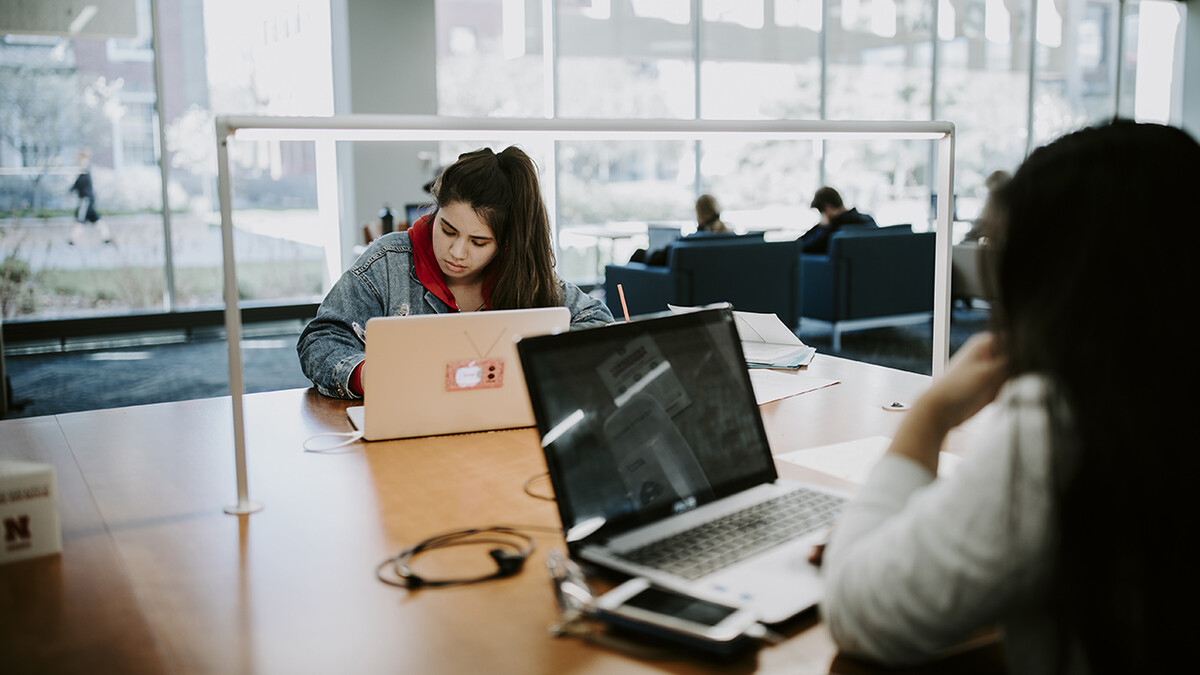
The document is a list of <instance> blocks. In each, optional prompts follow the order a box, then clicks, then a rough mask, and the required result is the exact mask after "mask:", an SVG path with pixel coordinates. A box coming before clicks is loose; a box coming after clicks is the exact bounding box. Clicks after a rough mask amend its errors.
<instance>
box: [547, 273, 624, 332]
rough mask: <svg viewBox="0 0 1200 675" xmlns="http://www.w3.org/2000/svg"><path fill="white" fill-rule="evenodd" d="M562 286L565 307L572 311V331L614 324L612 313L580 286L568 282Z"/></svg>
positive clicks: (561, 282)
mask: <svg viewBox="0 0 1200 675" xmlns="http://www.w3.org/2000/svg"><path fill="white" fill-rule="evenodd" d="M559 283H560V284H561V286H562V295H563V306H564V307H566V308H567V309H569V310H571V330H576V329H578V328H595V327H597V326H606V325H608V324H610V323H612V322H613V315H612V312H610V311H609V310H608V306H607V305H605V304H604V303H603V302H601V301H600V300H598V299H596V298H593V297H592V296H590V295H588V294H587V293H584V292H583V291H582V290H580V288H579V287H578V286H576V285H575V284H572V283H568V282H566V281H560V282H559Z"/></svg>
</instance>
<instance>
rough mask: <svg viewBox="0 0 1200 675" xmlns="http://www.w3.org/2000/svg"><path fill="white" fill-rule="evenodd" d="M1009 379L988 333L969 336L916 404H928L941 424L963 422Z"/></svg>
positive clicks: (949, 427) (949, 425) (1006, 369)
mask: <svg viewBox="0 0 1200 675" xmlns="http://www.w3.org/2000/svg"><path fill="white" fill-rule="evenodd" d="M1007 379H1008V363H1007V361H1006V359H1005V357H1004V353H1003V352H1002V350H1001V349H1000V344H999V341H998V340H997V338H996V336H995V335H993V334H991V333H979V334H978V335H974V336H972V337H971V338H970V339H969V340H967V342H966V343H965V344H964V345H963V346H962V347H961V348H959V350H958V351H957V352H956V353H955V354H954V358H952V359H950V365H949V367H947V369H946V372H945V373H943V374H942V376H941V377H939V378H938V379H937V380H936V381H934V383H933V386H932V387H930V388H929V390H928V391H927V392H926V393H925V395H924V396H922V397H921V400H920V401H919V402H918V405H924V406H929V407H931V408H932V410H931V411H930V412H931V413H933V414H934V415H935V416H936V418H937V419H938V421H939V423H940V424H941V425H943V428H944V429H945V430H947V431H949V430H950V429H951V428H953V427H956V426H958V425H959V424H962V423H963V422H965V421H967V420H968V419H970V418H971V416H972V415H974V414H975V413H977V412H979V411H980V410H981V409H982V408H983V407H984V406H985V405H987V404H988V403H991V402H992V401H993V400H994V399H995V398H996V394H997V393H998V392H999V391H1000V387H1001V386H1002V385H1003V384H1004V381H1005V380H1007Z"/></svg>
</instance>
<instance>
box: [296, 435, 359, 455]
mask: <svg viewBox="0 0 1200 675" xmlns="http://www.w3.org/2000/svg"><path fill="white" fill-rule="evenodd" d="M362 436H363V435H362V432H361V431H329V432H325V433H322V434H317V435H315V436H309V437H308V438H306V439H304V443H302V444H301V446H300V447H302V448H304V451H305V452H329V451H330V450H337V449H339V448H344V447H346V446H348V445H352V444H354V443H356V442H358V441H359V440H361V439H362ZM319 438H341V439H344V440H342V441H341V442H339V443H335V444H333V445H327V446H316V447H313V441H315V440H317V439H319Z"/></svg>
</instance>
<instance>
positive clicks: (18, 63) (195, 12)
mask: <svg viewBox="0 0 1200 675" xmlns="http://www.w3.org/2000/svg"><path fill="white" fill-rule="evenodd" d="M68 4H69V3H68ZM98 6H99V8H100V9H98V10H97V9H96V7H95V6H93V9H92V10H89V11H83V12H80V13H79V14H78V16H75V15H72V14H69V13H68V14H64V16H65V17H66V19H67V20H65V21H64V24H63V25H62V26H43V25H39V26H29V25H22V24H21V23H20V21H19V17H17V16H16V15H15V14H14V15H12V16H9V17H6V18H4V19H0V92H3V93H2V94H0V264H2V265H3V276H2V277H0V279H2V280H3V281H2V285H0V304H2V309H3V316H4V317H5V318H8V319H12V318H37V319H46V318H56V317H74V316H88V315H110V314H123V313H130V312H146V311H164V310H173V309H186V308H197V307H219V306H221V305H222V303H223V299H222V274H221V266H222V256H221V234H220V216H219V214H218V204H217V199H216V139H215V135H214V127H213V118H214V116H215V115H217V114H222V113H225V114H256V113H264V114H310V115H321V114H329V113H331V112H332V111H333V106H332V85H331V81H332V76H331V67H330V19H329V2H328V0H287V1H285V0H264V1H262V2H254V3H245V2H235V1H232V0H155V1H154V2H153V3H152V1H151V0H124V1H122V2H111V3H104V4H100V5H98ZM156 26H157V28H158V29H159V31H160V35H158V36H157V39H156V35H155V27H156ZM156 68H157V69H158V70H159V71H160V72H161V77H156ZM233 152H234V157H233V159H234V164H235V167H234V196H235V208H236V209H237V215H236V216H235V224H236V226H237V233H236V237H235V241H236V246H237V249H238V260H239V270H238V272H239V285H240V287H241V288H240V292H241V294H242V297H243V298H245V299H246V300H249V301H276V300H281V299H295V298H303V299H305V300H311V299H312V298H313V297H316V296H319V295H320V294H321V292H322V270H323V258H324V256H323V252H322V248H321V247H320V245H319V243H320V242H319V240H318V239H317V237H316V236H315V229H316V223H315V220H316V213H317V211H316V199H315V196H314V195H315V193H316V191H315V188H314V186H315V183H316V157H317V155H318V151H317V149H316V148H315V147H314V146H313V144H312V143H307V144H304V143H273V144H266V143H264V144H261V145H250V144H246V143H241V144H239V146H238V147H237V148H236V149H234V150H233ZM164 164H165V166H164ZM81 175H84V176H86V177H85V179H84V180H83V181H79V180H78V178H79V177H80V176H81ZM164 180H165V184H166V186H167V189H166V190H164V189H163V186H164ZM88 182H90V186H91V187H90V190H89V189H87V188H82V187H77V189H75V190H72V187H73V186H83V184H84V183H88ZM81 192H82V194H81ZM164 199H165V200H166V203H167V204H169V208H168V209H164V208H163V204H164ZM81 205H82V206H83V208H82V209H80V206H81ZM88 206H90V207H91V212H92V214H93V215H92V216H91V217H89V216H88V208H87V207H88ZM78 221H82V222H78ZM168 243H169V244H170V245H169V246H168Z"/></svg>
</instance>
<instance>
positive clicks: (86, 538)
mask: <svg viewBox="0 0 1200 675" xmlns="http://www.w3.org/2000/svg"><path fill="white" fill-rule="evenodd" d="M810 371H811V372H813V373H817V374H822V375H825V376H828V377H831V378H836V379H838V380H840V381H841V383H840V384H837V385H834V386H831V387H827V388H824V389H821V390H818V391H815V392H810V393H807V394H803V395H800V396H797V397H793V398H789V399H785V400H783V401H778V402H774V403H769V404H767V405H765V406H763V416H764V419H765V422H766V426H767V429H768V434H769V436H770V441H771V444H772V448H773V451H774V452H775V453H776V454H778V453H781V452H787V451H790V450H795V449H799V448H802V447H807V446H813V445H821V444H826V443H833V442H838V441H845V440H852V439H856V438H863V437H866V436H872V435H890V434H892V433H893V431H894V430H895V427H896V425H897V423H898V422H899V419H900V414H897V413H892V412H887V411H885V410H884V409H883V408H882V405H883V404H884V403H887V402H891V401H893V400H904V401H911V400H913V398H915V396H916V395H917V394H918V393H919V391H920V390H921V389H922V388H923V387H924V386H925V385H926V384H927V383H928V378H927V377H925V376H921V375H915V374H910V373H904V372H901V371H896V370H890V369H886V368H881V367H877V366H871V365H867V364H861V363H855V362H852V361H846V360H842V359H837V358H833V357H826V356H819V357H818V358H817V359H816V361H815V362H814V364H813V365H812V366H811V369H810ZM245 406H246V415H245V419H246V428H247V432H246V433H247V452H248V456H249V468H248V470H249V485H250V495H251V497H252V498H253V499H255V500H258V501H261V502H262V503H263V504H264V505H265V508H264V509H263V510H262V511H261V512H259V513H256V514H253V515H249V516H230V515H226V514H225V513H223V511H222V508H223V507H224V506H226V505H227V504H230V503H232V502H234V501H235V496H236V489H235V476H234V462H233V440H232V422H231V414H230V408H231V404H230V400H229V398H228V397H222V398H213V399H201V400H193V401H185V402H178V403H163V404H155V405H146V406H136V407H129V408H117V409H111V410H97V411H90V412H82V413H69V414H63V415H56V416H48V417H39V418H29V419H15V420H7V421H2V422H0V457H4V458H7V459H22V460H29V461H39V462H47V463H50V464H53V465H54V466H55V468H56V470H57V478H58V487H59V507H60V512H61V518H62V533H63V552H62V555H61V556H50V557H44V558H40V559H36V560H30V561H23V562H19V563H12V564H8V565H5V566H2V567H0V660H2V662H3V667H2V668H0V670H3V671H4V672H6V673H8V672H15V673H24V672H39V673H40V672H118V673H155V672H174V673H335V672H336V673H377V672H378V673H397V672H404V673H523V674H524V673H563V672H572V673H576V672H579V673H592V672H619V673H642V672H681V673H682V672H711V671H715V670H720V671H722V672H734V673H744V672H788V673H808V672H827V671H829V670H830V664H831V663H834V666H835V670H843V669H844V670H847V671H851V670H854V669H855V665H854V664H853V663H852V662H848V661H845V660H844V659H839V660H838V661H834V658H835V648H834V646H833V644H832V642H831V640H830V638H829V636H828V634H827V632H826V631H825V630H824V629H823V627H822V626H821V625H820V623H819V621H818V619H817V618H816V615H815V612H809V613H807V614H805V615H801V617H799V618H797V619H796V620H794V621H793V622H791V623H789V624H788V625H785V626H784V627H783V632H784V633H785V634H786V635H788V636H789V639H788V640H787V641H785V642H784V643H782V644H780V645H777V646H773V647H769V648H764V649H761V650H759V651H757V652H754V653H752V654H749V655H747V656H745V657H744V658H742V659H740V660H738V661H734V662H733V663H729V664H724V665H720V666H718V665H713V664H707V663H704V662H703V661H702V660H700V659H698V658H695V657H691V656H678V657H676V658H674V659H671V660H658V661H647V660H639V659H635V658H633V657H631V656H628V655H625V654H622V653H620V652H616V651H613V650H610V649H606V648H602V647H598V646H594V645H590V644H586V643H584V642H582V641H579V640H576V639H569V638H554V637H551V636H550V635H549V634H548V632H547V628H548V627H549V626H550V625H551V623H552V622H553V621H554V620H555V619H556V617H557V606H556V604H555V601H554V598H553V592H552V589H551V585H550V582H549V580H548V576H547V574H546V571H545V565H544V563H545V554H546V552H547V551H549V550H551V549H560V550H561V549H562V548H563V543H562V540H561V538H558V537H555V536H551V535H546V536H541V537H539V538H538V550H537V551H536V552H535V553H534V555H533V556H532V558H531V559H530V560H529V561H528V563H527V564H526V566H525V569H524V571H523V572H522V573H521V574H519V575H517V576H516V577H513V578H510V579H505V580H499V581H493V582H489V583H485V584H478V585H472V586H464V587H456V588H448V589H434V590H422V591H418V592H408V591H405V590H403V589H398V588H393V587H390V586H387V585H384V584H383V583H381V582H380V581H378V580H377V579H376V577H375V568H376V565H377V564H378V563H380V562H381V561H383V560H384V559H386V558H387V557H388V556H389V555H391V554H393V553H395V552H396V551H398V550H400V549H402V548H405V547H407V546H410V545H412V544H414V543H416V542H418V541H421V540H423V539H425V538H426V537H428V536H430V535H433V534H436V533H440V532H443V531H447V530H453V529H458V528H465V527H478V526H485V525H492V524H516V525H524V524H531V525H542V526H557V525H558V524H559V523H558V518H557V513H556V511H555V508H554V505H553V503H552V502H549V501H545V500H539V499H536V498H533V497H531V496H529V495H527V494H526V493H525V492H524V490H523V486H524V485H525V483H526V481H527V480H529V479H530V478H531V477H534V476H537V475H538V474H540V473H542V472H544V470H545V465H544V461H543V459H542V456H541V452H540V449H539V445H538V442H537V438H536V434H535V432H534V431H533V430H532V429H523V430H515V431H504V432H493V433H484V434H471V435H462V436H450V437H438V438H425V439H417V440H409V441H393V442H380V443H371V444H363V443H358V444H354V445H352V446H350V447H348V448H347V449H345V450H344V451H339V452H331V453H327V454H314V453H306V452H303V451H302V449H301V444H302V443H303V441H304V440H305V439H306V438H308V437H310V436H311V435H313V434H316V433H319V432H323V431H330V430H337V431H343V430H347V429H348V425H347V422H346V418H345V414H344V408H345V406H346V403H345V402H340V401H334V400H331V399H326V398H324V397H322V396H320V395H318V394H316V393H315V391H314V390H311V389H296V390H288V391H278V392H270V393H263V394H252V395H248V396H246V397H245ZM781 470H782V472H783V473H785V474H787V475H790V476H794V477H800V478H811V477H814V476H812V475H811V474H812V473H813V472H808V471H805V470H803V469H801V468H799V467H796V466H794V465H788V466H784V467H781ZM816 477H818V478H820V476H816ZM826 480H831V479H826ZM536 487H537V485H536V484H535V488H536ZM541 489H543V490H548V489H549V485H548V483H542V486H541ZM471 554H472V555H471V557H469V559H463V560H450V559H446V560H445V561H444V562H443V560H442V559H440V558H439V559H438V562H437V563H436V564H437V565H443V564H450V565H455V566H463V565H467V566H469V565H473V564H475V563H476V562H482V561H481V560H479V559H481V558H486V557H487V556H486V555H483V554H482V551H479V550H475V551H473V552H471ZM435 555H440V554H430V555H429V556H428V558H427V559H426V560H422V559H418V564H417V568H418V569H417V571H418V572H419V573H420V572H422V571H425V572H426V573H427V574H429V573H432V574H434V575H436V574H439V573H441V572H443V571H444V570H443V569H435V570H422V569H421V565H422V564H431V561H433V559H434V557H435ZM839 663H841V664H843V666H844V668H843V667H840V666H838V664H839ZM14 665H15V668H13V666H14Z"/></svg>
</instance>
